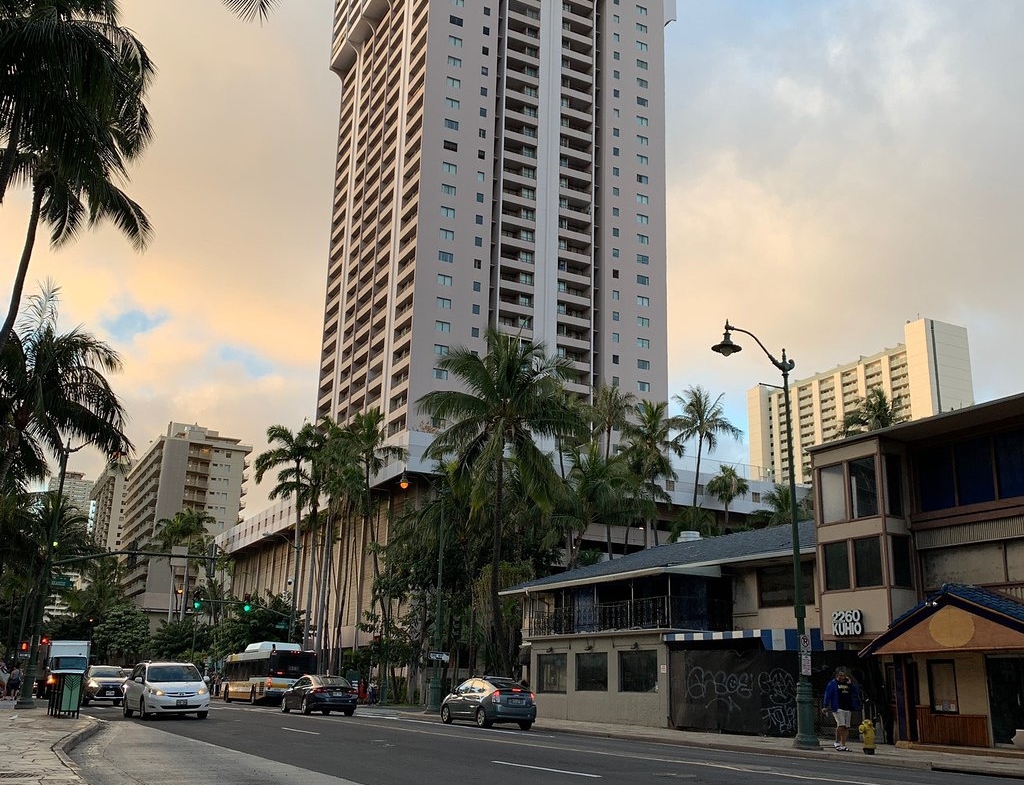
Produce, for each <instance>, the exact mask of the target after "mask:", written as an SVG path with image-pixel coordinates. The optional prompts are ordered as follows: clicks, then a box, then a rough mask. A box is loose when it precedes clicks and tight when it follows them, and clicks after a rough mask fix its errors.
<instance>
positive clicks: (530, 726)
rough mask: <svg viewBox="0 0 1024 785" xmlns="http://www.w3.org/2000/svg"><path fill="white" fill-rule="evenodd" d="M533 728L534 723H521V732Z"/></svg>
mask: <svg viewBox="0 0 1024 785" xmlns="http://www.w3.org/2000/svg"><path fill="white" fill-rule="evenodd" d="M532 727H533V723H532V722H520V723H519V729H520V730H529V729H530V728H532Z"/></svg>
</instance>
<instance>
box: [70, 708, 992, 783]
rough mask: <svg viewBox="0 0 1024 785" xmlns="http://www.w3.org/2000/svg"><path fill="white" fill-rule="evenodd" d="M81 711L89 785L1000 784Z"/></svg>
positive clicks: (711, 753)
mask: <svg viewBox="0 0 1024 785" xmlns="http://www.w3.org/2000/svg"><path fill="white" fill-rule="evenodd" d="M83 713H86V714H89V715H91V716H93V717H96V718H99V719H101V720H105V722H104V725H103V728H102V730H101V731H100V732H99V733H98V734H96V735H95V736H93V737H92V739H90V740H88V741H86V742H85V743H84V744H82V745H80V746H79V747H78V748H76V749H75V750H74V751H73V753H72V758H73V759H74V760H75V762H76V763H78V764H79V766H80V767H81V769H82V775H83V777H84V778H85V779H86V781H87V782H88V783H90V785H207V784H209V785H236V784H237V785H263V784H264V783H267V784H268V785H270V784H271V783H272V784H273V785H282V784H283V783H302V785H349V784H350V783H351V784H353V785H409V784H411V783H414V784H415V785H450V783H467V785H468V783H469V782H486V783H487V784H488V785H523V783H529V785H561V784H563V783H580V785H582V783H585V782H596V781H598V780H603V781H604V782H608V783H615V785H639V784H640V783H644V784H645V785H651V783H659V782H666V781H668V782H671V781H684V782H694V783H714V784H715V785H718V784H719V783H721V784H722V785H726V784H728V785H740V784H742V785H752V783H753V782H754V781H756V783H757V785H776V783H778V784H779V785H804V784H805V783H834V784H835V785H854V784H856V785H967V784H968V783H969V784H970V785H997V783H998V785H1006V781H1005V780H1002V779H999V778H993V777H972V776H967V775H962V774H944V773H940V772H932V771H916V770H910V769H899V768H892V767H887V766H874V765H870V764H866V763H863V762H860V761H858V764H857V765H850V763H849V761H847V762H846V763H845V764H844V761H843V758H842V754H832V753H831V751H825V752H824V753H823V755H822V759H821V761H808V760H806V759H803V758H787V757H781V756H776V755H760V754H756V753H751V754H743V753H737V752H734V751H718V750H707V749H694V748H686V747H682V746H679V745H676V744H658V743H647V742H637V741H632V740H629V741H616V740H614V739H606V738H595V737H588V736H578V735H573V734H569V733H545V732H543V731H539V732H538V730H537V729H534V730H531V731H526V732H524V731H520V730H519V729H518V728H516V727H515V726H514V725H512V726H508V727H507V728H503V727H501V726H495V727H494V728H490V729H486V730H485V729H480V728H476V727H475V726H472V725H460V724H456V725H442V724H441V723H440V722H439V721H438V720H437V719H436V718H434V717H432V716H428V715H423V714H411V713H394V712H390V711H388V710H374V709H364V708H360V709H359V710H357V712H356V715H355V716H354V717H345V716H337V715H334V714H332V715H331V716H329V717H324V716H322V715H316V714H314V715H311V716H308V717H305V716H302V715H301V714H297V713H296V712H292V713H290V714H287V715H286V714H281V713H280V711H279V710H278V709H277V708H276V707H271V706H248V705H239V704H230V705H224V704H223V703H220V702H215V703H214V705H213V706H212V707H211V711H210V716H209V718H208V719H206V720H197V719H195V718H194V717H180V718H179V717H162V718H158V719H156V720H154V721H151V722H145V723H144V722H141V721H139V720H138V719H137V718H136V719H130V720H126V719H124V718H123V717H122V716H121V710H120V709H118V708H113V707H106V706H90V707H88V708H87V709H83Z"/></svg>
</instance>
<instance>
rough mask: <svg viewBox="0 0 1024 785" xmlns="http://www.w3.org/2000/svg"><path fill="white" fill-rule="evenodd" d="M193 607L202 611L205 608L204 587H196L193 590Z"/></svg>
mask: <svg viewBox="0 0 1024 785" xmlns="http://www.w3.org/2000/svg"><path fill="white" fill-rule="evenodd" d="M192 607H193V609H195V610H197V611H200V610H202V609H203V591H202V589H196V590H195V591H194V592H192Z"/></svg>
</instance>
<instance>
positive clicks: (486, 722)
mask: <svg viewBox="0 0 1024 785" xmlns="http://www.w3.org/2000/svg"><path fill="white" fill-rule="evenodd" d="M536 719H537V703H536V702H535V700H534V696H533V693H532V692H530V691H529V690H528V689H527V688H526V687H524V686H523V685H522V683H520V682H517V681H513V680H512V679H506V678H502V677H500V676H484V677H483V678H482V679H467V680H466V681H464V682H462V684H460V685H459V686H458V687H456V688H455V689H454V690H453V691H452V693H451V694H450V695H449V696H448V697H446V698H445V699H444V700H443V701H442V702H441V721H442V722H444V723H446V724H447V723H450V722H451V721H452V720H472V721H473V722H475V723H476V724H477V725H479V726H480V727H481V728H489V727H491V725H493V724H494V723H496V722H514V723H516V724H517V725H519V727H520V728H522V729H523V730H529V729H530V728H532V727H533V723H534V721H535V720H536Z"/></svg>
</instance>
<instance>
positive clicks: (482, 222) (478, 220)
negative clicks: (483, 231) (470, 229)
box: [476, 215, 484, 226]
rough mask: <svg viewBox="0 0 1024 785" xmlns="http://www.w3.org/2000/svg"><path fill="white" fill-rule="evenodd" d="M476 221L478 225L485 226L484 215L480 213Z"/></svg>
mask: <svg viewBox="0 0 1024 785" xmlns="http://www.w3.org/2000/svg"><path fill="white" fill-rule="evenodd" d="M476 223H477V225H478V226H483V225H484V217H483V216H482V215H478V216H477V217H476Z"/></svg>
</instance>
